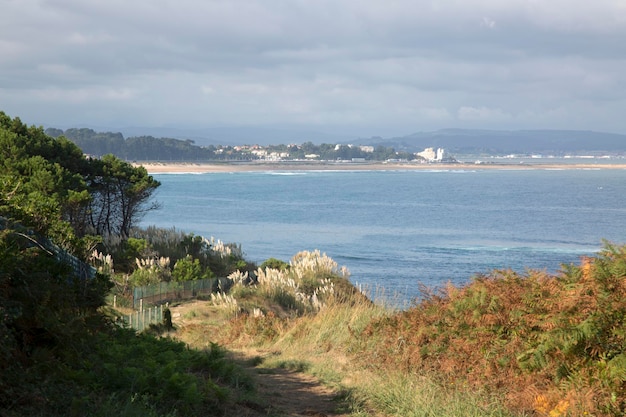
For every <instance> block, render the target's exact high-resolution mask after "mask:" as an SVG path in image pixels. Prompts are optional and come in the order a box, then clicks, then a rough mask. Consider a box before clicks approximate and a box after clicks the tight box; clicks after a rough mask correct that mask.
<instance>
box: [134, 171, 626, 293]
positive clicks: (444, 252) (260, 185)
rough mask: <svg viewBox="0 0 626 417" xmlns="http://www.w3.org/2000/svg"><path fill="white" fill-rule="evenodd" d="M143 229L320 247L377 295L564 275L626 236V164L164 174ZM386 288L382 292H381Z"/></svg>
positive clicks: (287, 253) (248, 247)
mask: <svg viewBox="0 0 626 417" xmlns="http://www.w3.org/2000/svg"><path fill="white" fill-rule="evenodd" d="M154 177H155V178H156V179H157V180H159V181H161V183H162V186H161V187H160V188H159V190H158V192H157V193H156V200H157V201H159V202H160V203H161V205H162V207H161V209H160V210H157V211H153V212H150V213H148V215H146V216H145V217H144V219H143V221H142V223H141V225H142V226H148V225H156V226H159V227H172V226H175V227H176V228H177V229H180V230H183V231H186V232H192V233H194V234H197V235H203V236H205V237H207V238H208V237H211V236H213V237H215V238H217V239H221V240H222V241H224V242H235V243H239V244H241V245H242V248H243V251H244V252H245V254H246V258H247V259H249V260H251V261H255V262H258V263H260V262H262V261H264V260H265V259H267V258H270V257H274V258H279V259H282V260H285V261H288V260H289V259H290V258H291V257H292V256H293V255H295V254H296V253H297V252H299V251H301V250H315V249H318V250H320V251H321V252H323V253H326V254H327V255H328V256H330V257H331V258H333V259H334V260H335V261H336V262H338V263H339V265H340V266H346V267H347V268H348V269H349V270H350V272H351V280H352V281H353V282H354V283H355V284H359V285H362V286H364V287H366V288H369V289H370V290H372V292H373V294H374V295H375V296H381V294H383V293H384V295H382V296H385V297H388V298H390V299H393V300H394V302H396V303H399V304H402V303H407V302H410V301H411V300H413V299H415V298H416V297H418V296H419V294H420V293H419V286H420V285H426V286H428V287H437V286H441V285H443V284H445V283H447V282H452V283H454V284H462V283H465V282H468V281H469V280H470V279H471V277H472V276H473V275H476V274H480V273H487V272H489V271H491V270H493V269H509V268H510V269H513V270H516V271H518V272H524V271H525V270H526V269H527V268H532V269H541V270H547V271H548V272H556V271H558V270H559V269H560V268H561V265H562V264H568V263H578V262H579V261H580V258H581V256H584V255H593V254H594V253H596V252H597V251H598V250H599V249H601V247H602V240H603V239H606V240H608V241H610V242H613V243H618V244H621V243H625V242H626V171H622V170H605V169H602V170H571V169H565V170H558V169H556V170H515V169H511V170H475V171H472V170H448V169H443V170H429V171H423V170H415V171H411V170H406V171H294V172H237V173H208V174H157V175H154ZM376 294H378V295H376Z"/></svg>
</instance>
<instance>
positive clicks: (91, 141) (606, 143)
mask: <svg viewBox="0 0 626 417" xmlns="http://www.w3.org/2000/svg"><path fill="white" fill-rule="evenodd" d="M46 132H48V133H49V134H51V135H52V136H58V135H60V134H65V136H67V137H68V138H69V139H70V140H72V141H74V142H75V143H77V144H78V145H79V146H81V148H83V150H84V151H85V152H87V153H92V154H95V155H100V154H103V153H107V152H111V153H114V154H116V155H119V156H121V157H124V158H127V159H157V157H160V158H161V159H164V160H178V159H185V158H189V157H191V158H192V159H196V158H200V159H204V158H207V157H209V158H211V157H215V155H204V153H206V151H204V150H200V149H199V148H200V147H214V146H235V145H255V144H256V145H261V146H267V145H286V144H303V143H306V142H311V143H314V144H322V143H327V144H353V145H371V146H374V147H377V146H383V147H385V148H394V149H395V150H396V151H400V152H408V153H415V152H421V151H423V150H424V149H425V148H444V149H446V151H447V152H448V153H449V154H452V155H507V154H550V155H557V156H558V155H566V154H569V155H599V154H621V155H626V135H623V134H616V133H604V132H594V131H581V130H514V131H511V130H477V129H442V130H437V131H432V132H418V133H413V134H410V135H406V136H398V137H391V138H382V137H379V136H377V137H371V138H355V137H350V136H346V135H341V134H337V135H334V134H327V133H324V132H316V131H307V130H298V129H288V128H285V129H278V128H267V127H220V128H217V127H216V128H206V129H178V128H123V129H119V130H117V132H118V133H111V132H110V131H109V132H106V133H97V132H96V131H94V130H93V129H87V128H82V129H75V128H72V129H67V130H65V132H64V131H63V130H61V129H55V128H48V129H47V130H46ZM124 136H126V137H127V138H128V139H126V140H125V139H124ZM157 145H158V146H157ZM148 148H152V150H150V151H149V150H148ZM157 148H158V149H157Z"/></svg>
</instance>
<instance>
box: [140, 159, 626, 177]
mask: <svg viewBox="0 0 626 417" xmlns="http://www.w3.org/2000/svg"><path fill="white" fill-rule="evenodd" d="M132 165H134V166H143V167H144V168H145V169H146V170H147V171H148V173H149V174H207V173H220V172H225V173H230V172H259V171H401V170H406V171H411V170H472V171H475V170H494V169H495V170H497V169H501V170H527V169H535V170H571V169H590V170H591V169H593V170H597V169H603V170H604V169H620V170H621V169H626V164H580V163H572V164H568V163H550V164H544V163H537V164H526V163H524V164H515V163H510V164H509V163H483V164H475V163H454V164H446V163H432V164H413V163H397V162H393V163H386V162H371V163H360V162H292V161H286V162H246V163H240V162H228V163H196V162H133V164H132Z"/></svg>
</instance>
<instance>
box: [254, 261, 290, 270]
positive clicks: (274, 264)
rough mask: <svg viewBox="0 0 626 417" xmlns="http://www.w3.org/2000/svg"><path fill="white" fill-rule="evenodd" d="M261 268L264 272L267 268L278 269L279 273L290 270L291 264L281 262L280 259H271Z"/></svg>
mask: <svg viewBox="0 0 626 417" xmlns="http://www.w3.org/2000/svg"><path fill="white" fill-rule="evenodd" d="M260 268H261V269H263V270H264V269H266V268H270V269H277V270H279V271H284V270H286V269H288V268H289V264H288V263H287V262H285V261H281V260H280V259H276V258H269V259H266V260H265V261H264V262H263V263H262V264H261V266H260Z"/></svg>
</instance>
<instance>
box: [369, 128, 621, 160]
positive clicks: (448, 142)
mask: <svg viewBox="0 0 626 417" xmlns="http://www.w3.org/2000/svg"><path fill="white" fill-rule="evenodd" d="M359 142H360V143H359V144H361V145H372V146H379V145H381V146H386V147H394V148H395V149H396V150H398V151H399V150H402V151H407V152H419V151H421V150H423V149H424V148H430V147H432V148H444V149H446V150H447V151H448V152H449V153H452V154H488V155H498V154H500V155H501V154H537V153H543V154H553V155H563V154H578V155H582V154H598V153H612V154H623V153H626V135H621V134H615V133H603V132H592V131H580V130H515V131H507V130H468V129H443V130H437V131H434V132H419V133H413V134H411V135H407V136H402V137H395V138H389V139H382V138H380V137H374V138H370V139H359Z"/></svg>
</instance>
